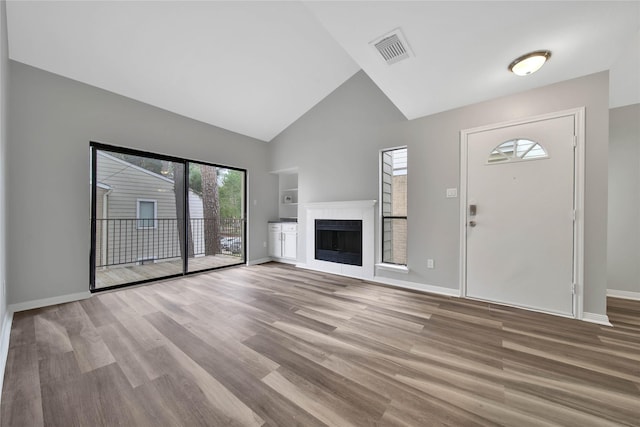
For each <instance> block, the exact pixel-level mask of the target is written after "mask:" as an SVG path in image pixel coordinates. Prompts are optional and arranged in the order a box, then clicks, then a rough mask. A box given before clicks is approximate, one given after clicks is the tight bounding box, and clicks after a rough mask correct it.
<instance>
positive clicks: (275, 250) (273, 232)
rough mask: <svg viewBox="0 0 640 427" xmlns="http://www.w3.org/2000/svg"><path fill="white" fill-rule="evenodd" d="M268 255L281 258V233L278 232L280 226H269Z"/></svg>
mask: <svg viewBox="0 0 640 427" xmlns="http://www.w3.org/2000/svg"><path fill="white" fill-rule="evenodd" d="M268 253H269V256H271V257H276V258H280V257H282V232H281V231H280V224H269V247H268Z"/></svg>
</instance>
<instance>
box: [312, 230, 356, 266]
mask: <svg viewBox="0 0 640 427" xmlns="http://www.w3.org/2000/svg"><path fill="white" fill-rule="evenodd" d="M315 226H316V259H317V260H321V261H329V262H336V263H340V264H349V265H359V266H362V220H343V219H316V224H315Z"/></svg>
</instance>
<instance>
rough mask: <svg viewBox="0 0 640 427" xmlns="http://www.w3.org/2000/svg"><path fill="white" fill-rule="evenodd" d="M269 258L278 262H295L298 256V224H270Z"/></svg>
mask: <svg viewBox="0 0 640 427" xmlns="http://www.w3.org/2000/svg"><path fill="white" fill-rule="evenodd" d="M268 249H269V256H270V257H272V258H274V259H276V260H277V261H283V262H287V261H289V262H295V260H296V258H297V256H298V255H297V254H298V224H297V223H295V222H270V223H269V247H268Z"/></svg>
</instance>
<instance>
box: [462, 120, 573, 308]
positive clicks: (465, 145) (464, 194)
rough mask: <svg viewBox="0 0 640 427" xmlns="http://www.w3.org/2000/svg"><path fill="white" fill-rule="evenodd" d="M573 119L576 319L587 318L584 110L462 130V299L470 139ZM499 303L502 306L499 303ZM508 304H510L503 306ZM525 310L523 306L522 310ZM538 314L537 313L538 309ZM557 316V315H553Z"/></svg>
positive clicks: (465, 275)
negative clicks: (480, 135) (509, 129)
mask: <svg viewBox="0 0 640 427" xmlns="http://www.w3.org/2000/svg"><path fill="white" fill-rule="evenodd" d="M567 116H572V117H573V118H574V135H575V156H574V192H573V194H574V195H573V197H574V200H573V203H574V206H575V210H576V220H575V222H574V233H573V252H574V257H573V277H574V281H575V293H574V295H573V317H574V318H576V319H583V317H584V311H583V310H584V308H583V307H584V183H585V121H584V118H585V107H579V108H573V109H569V110H563V111H557V112H553V113H548V114H542V115H538V116H532V117H525V118H522V119H516V120H510V121H506V122H501V123H495V124H490V125H485V126H480V127H475V128H470V129H463V130H461V131H460V297H462V298H469V297H467V179H468V171H467V168H468V159H467V148H468V139H469V136H470V135H472V134H475V133H480V132H485V131H489V130H496V129H500V128H505V127H510V126H517V125H522V124H527V123H535V122H540V121H544V120H549V119H555V118H560V117H567ZM496 304H502V303H497V302H496ZM502 305H508V304H502ZM520 308H522V307H520ZM536 311H537V310H536ZM550 314H554V315H558V314H557V313H550Z"/></svg>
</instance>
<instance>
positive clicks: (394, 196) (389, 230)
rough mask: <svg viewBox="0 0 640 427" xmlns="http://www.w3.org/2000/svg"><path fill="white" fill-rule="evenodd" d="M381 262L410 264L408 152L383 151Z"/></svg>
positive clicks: (398, 150)
mask: <svg viewBox="0 0 640 427" xmlns="http://www.w3.org/2000/svg"><path fill="white" fill-rule="evenodd" d="M380 163H381V167H382V170H381V171H380V175H381V200H382V202H381V208H382V218H381V223H382V238H381V240H382V262H383V263H387V264H398V265H406V264H407V149H406V147H403V148H394V149H390V150H384V151H382V159H381V162H380Z"/></svg>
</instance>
